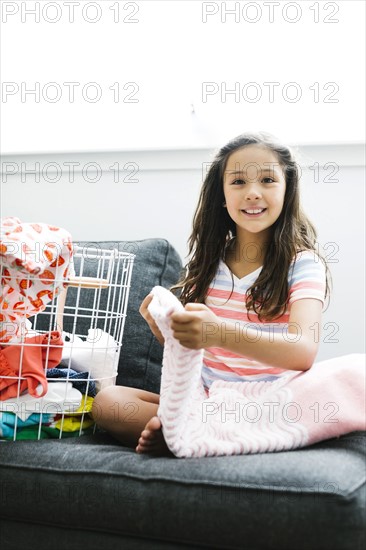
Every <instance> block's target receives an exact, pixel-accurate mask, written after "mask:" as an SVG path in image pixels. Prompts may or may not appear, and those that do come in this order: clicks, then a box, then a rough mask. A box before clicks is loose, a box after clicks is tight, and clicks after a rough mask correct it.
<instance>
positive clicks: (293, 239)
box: [94, 133, 329, 453]
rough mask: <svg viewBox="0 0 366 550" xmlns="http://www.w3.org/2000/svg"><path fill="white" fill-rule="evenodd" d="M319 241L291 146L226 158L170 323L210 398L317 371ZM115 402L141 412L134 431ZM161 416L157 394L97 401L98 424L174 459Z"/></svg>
mask: <svg viewBox="0 0 366 550" xmlns="http://www.w3.org/2000/svg"><path fill="white" fill-rule="evenodd" d="M316 237H317V234H316V230H315V228H314V226H313V225H312V223H311V222H310V221H309V219H308V218H307V216H306V215H305V214H304V213H303V211H302V210H301V207H300V202H299V174H298V169H297V165H296V162H295V160H294V158H293V155H292V153H291V151H290V150H289V148H288V147H286V146H284V145H281V144H279V143H278V142H277V141H276V139H275V138H273V137H272V136H271V135H269V134H264V133H260V134H243V135H241V136H238V137H237V138H235V139H233V140H232V141H230V142H229V143H228V144H227V145H225V146H224V147H223V148H222V149H220V151H219V152H218V153H217V155H216V157H215V159H214V161H213V163H212V165H211V167H210V170H209V172H208V174H207V177H206V178H205V181H204V183H203V187H202V190H201V195H200V198H199V203H198V206H197V210H196V213H195V216H194V222H193V231H192V234H191V237H190V240H189V257H190V261H189V263H188V264H187V267H186V273H185V275H184V277H183V278H182V280H181V281H179V282H178V283H177V285H176V286H175V287H173V288H172V289H171V290H175V291H177V290H179V291H180V301H181V302H182V304H183V305H184V306H185V311H184V312H183V313H174V314H173V315H172V316H171V329H172V330H173V336H174V338H176V339H177V340H178V341H179V342H180V344H181V345H183V346H185V347H186V348H190V349H194V350H198V349H204V360H203V367H202V381H203V385H204V389H205V391H206V394H207V395H208V392H209V388H210V386H211V384H212V382H213V381H214V380H218V379H219V380H225V381H258V380H276V379H277V378H279V377H283V376H286V375H288V374H289V373H291V371H306V370H308V369H310V367H311V366H312V365H313V362H314V360H315V357H316V354H317V351H318V342H319V337H317V338H315V327H317V328H318V327H321V314H322V309H323V305H324V301H325V298H326V296H327V294H328V292H329V272H328V268H327V265H326V262H325V260H324V258H323V257H322V255H321V254H320V253H319V252H316V251H315V247H316ZM151 300H152V296H151V295H148V296H147V297H146V298H145V299H144V301H143V302H142V304H141V307H140V313H141V315H142V316H143V317H144V318H145V320H146V321H147V323H148V324H149V326H150V328H151V330H152V332H153V334H154V335H155V336H156V338H157V339H158V340H159V342H160V343H161V344H162V345H164V338H163V336H162V334H161V332H160V330H159V329H158V327H157V325H156V323H155V322H154V320H153V318H152V316H151V315H150V313H149V311H148V305H149V303H150V302H151ZM243 327H245V330H243ZM258 330H259V331H260V338H258ZM284 330H287V333H286V334H287V336H286V337H284ZM291 335H293V337H292V336H291ZM318 336H319V335H318ZM116 403H118V404H119V405H120V407H119V411H121V412H123V411H126V414H125V416H126V417H128V412H130V411H129V407H131V404H134V406H135V410H136V414H134V416H133V420H134V422H131V421H130V422H127V421H125V422H124V421H123V414H120V415H119V416H118V417H116V416H115V407H114V406H113V405H115V404H116ZM158 407H159V395H158V394H154V393H151V392H147V391H143V390H139V389H135V388H129V387H122V386H114V387H109V388H106V389H105V390H103V391H101V392H100V393H99V394H98V395H97V397H96V398H95V401H94V412H95V419H96V422H97V423H98V424H99V425H100V426H102V427H103V428H105V429H106V430H107V431H109V432H110V433H111V434H112V435H113V436H114V437H115V438H116V439H118V440H119V441H121V442H122V443H124V444H125V445H132V446H136V445H137V446H136V451H137V452H151V453H161V452H169V451H168V448H167V446H166V444H165V441H164V437H163V434H162V431H161V423H160V420H159V418H158V417H157V416H156V414H157V410H158ZM130 416H131V415H130Z"/></svg>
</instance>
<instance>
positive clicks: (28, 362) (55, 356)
mask: <svg viewBox="0 0 366 550" xmlns="http://www.w3.org/2000/svg"><path fill="white" fill-rule="evenodd" d="M62 347H63V342H62V339H61V334H60V333H59V332H57V331H54V332H51V333H49V334H37V335H36V336H33V337H32V338H27V341H26V345H24V344H22V345H17V344H14V345H11V346H9V345H7V346H3V347H1V346H0V400H2V401H3V400H5V399H10V398H12V397H17V396H18V395H21V394H22V393H24V392H26V391H27V390H28V391H29V393H30V395H32V396H33V397H42V396H43V395H44V394H45V393H46V391H47V388H48V384H47V380H46V375H45V368H48V369H52V368H54V367H57V365H59V364H60V362H61V358H62ZM39 384H41V386H42V391H41V392H40V393H37V386H38V385H39Z"/></svg>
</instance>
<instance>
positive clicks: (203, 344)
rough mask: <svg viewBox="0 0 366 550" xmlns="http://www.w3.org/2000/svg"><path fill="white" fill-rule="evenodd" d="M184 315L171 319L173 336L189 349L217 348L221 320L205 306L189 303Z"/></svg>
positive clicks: (174, 316)
mask: <svg viewBox="0 0 366 550" xmlns="http://www.w3.org/2000/svg"><path fill="white" fill-rule="evenodd" d="M184 309H185V311H184V312H182V313H173V314H172V315H171V317H170V319H171V328H172V330H173V336H174V338H176V339H177V340H179V342H180V344H181V345H182V346H184V347H186V348H189V349H202V348H209V347H213V346H216V345H217V343H218V339H219V332H220V321H219V318H218V317H217V316H216V315H215V314H214V313H213V312H212V311H211V310H210V309H209V308H208V307H207V306H205V305H204V304H197V303H189V304H186V305H185V308H184Z"/></svg>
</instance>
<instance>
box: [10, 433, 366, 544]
mask: <svg viewBox="0 0 366 550" xmlns="http://www.w3.org/2000/svg"><path fill="white" fill-rule="evenodd" d="M365 442H366V432H355V433H352V434H349V435H347V436H343V437H341V438H339V439H332V440H329V441H325V442H322V443H318V444H316V445H313V446H312V447H308V448H304V449H298V450H296V451H288V452H278V453H268V454H261V455H244V456H227V457H206V458H188V459H178V458H174V457H153V456H151V455H139V454H137V453H135V452H134V450H132V449H129V448H126V447H123V446H121V445H118V444H116V443H115V442H114V441H113V439H111V438H110V437H109V436H107V435H106V434H96V435H95V436H94V437H91V436H83V437H81V438H75V439H72V440H70V439H67V440H60V441H46V440H42V441H39V442H24V441H18V442H14V443H12V444H8V443H7V444H2V446H1V460H0V479H1V489H2V492H1V500H0V502H1V509H0V518H2V521H3V529H2V533H7V535H6V537H7V538H6V539H4V541H9V540H12V541H14V548H16V546H15V544H16V543H17V542H18V543H19V542H20V541H21V540H22V538H21V536H22V535H21V533H22V531H21V529H19V530H18V531H17V530H12V526H13V525H14V522H17V524H18V525H21V524H22V523H23V524H24V525H25V524H27V523H34V524H36V525H35V529H34V531H33V532H32V536H33V539H34V540H33V542H34V544H35V545H36V546H34V547H37V550H42V549H46V548H49V539H48V538H46V537H45V536H44V533H47V532H48V531H49V527H50V526H53V527H54V529H55V532H56V533H57V540H58V541H59V545H58V546H57V547H58V548H82V547H84V546H83V545H82V544H81V542H82V541H83V536H82V535H83V533H84V534H85V537H86V538H85V540H84V542H85V541H87V540H90V539H88V533H89V535H90V531H92V535H93V539H92V540H93V542H94V544H93V545H92V546H88V548H89V547H90V548H98V544H99V543H100V544H103V549H104V550H109V548H110V549H112V548H113V550H114V549H115V548H116V541H119V544H118V545H117V547H121V548H122V547H124V548H146V549H148V548H159V547H161V548H175V547H177V548H181V547H183V548H185V547H187V548H188V547H189V548H196V547H206V548H220V549H223V548H228V549H240V550H242V549H248V550H267V549H268V550H269V549H273V550H293V549H294V548H296V549H297V550H310V549H311V550H313V549H315V548H316V549H317V550H322V549H323V550H328V549H329V548H332V550H348V549H349V550H356V549H358V548H364V545H363V543H364V542H365V518H366V514H365V468H364V462H365ZM51 511H52V513H51ZM7 521H9V522H10V523H9V524H8V523H7ZM43 527H44V528H45V529H46V528H48V531H47V529H46V530H45V531H43ZM74 530H75V531H74ZM107 535H108V536H107ZM112 535H115V536H117V537H118V538H116V537H115V538H112ZM3 536H5V535H3ZM17 537H18V538H17ZM73 537H78V538H77V540H78V543H80V545H79V546H73V544H72V543H73V540H74V541H75V540H76V538H75V539H73ZM126 537H130V539H128V540H130V542H129V543H128V542H127V543H126V544H125V545H122V544H123V543H121V541H124V540H125V538H126ZM139 538H140V543H138V544H136V545H134V544H132V543H131V540H135V539H137V540H138V539H139ZM144 540H145V542H146V545H145V544H144ZM159 540H160V541H161V545H160V546H159V544H156V541H159ZM154 541H155V542H154ZM168 541H170V545H168ZM175 544H176V546H175ZM180 544H181V545H182V546H180ZM2 547H3V546H2ZM9 547H10V546H5V548H9Z"/></svg>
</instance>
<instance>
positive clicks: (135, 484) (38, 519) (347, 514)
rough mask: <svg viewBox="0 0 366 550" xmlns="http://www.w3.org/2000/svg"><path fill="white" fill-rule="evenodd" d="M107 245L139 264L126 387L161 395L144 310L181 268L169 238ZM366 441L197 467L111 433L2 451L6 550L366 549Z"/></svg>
mask: <svg viewBox="0 0 366 550" xmlns="http://www.w3.org/2000/svg"><path fill="white" fill-rule="evenodd" d="M80 244H84V243H80ZM99 244H100V246H101V247H102V248H115V247H117V248H118V249H119V250H124V251H129V252H133V253H135V254H136V260H135V265H134V269H133V275H132V286H131V292H130V300H129V307H128V312H127V321H126V326H125V332H124V340H123V348H122V354H121V358H120V367H119V375H118V379H117V383H119V384H122V385H127V386H134V387H139V388H143V389H147V390H149V391H154V392H156V393H158V392H159V383H160V371H161V359H162V348H161V346H160V345H159V344H158V343H157V342H156V340H155V339H154V337H153V336H152V334H151V333H150V330H149V328H148V326H147V324H146V323H145V321H144V320H143V319H142V317H141V316H140V314H139V313H138V308H139V305H140V303H141V301H142V299H143V298H144V297H145V296H146V294H147V293H148V292H149V291H150V290H151V288H152V287H153V286H154V285H156V284H159V285H162V286H164V287H169V286H171V285H172V284H173V283H175V282H176V280H177V279H178V276H179V273H180V270H181V260H180V258H179V256H178V254H177V253H176V251H175V250H174V249H173V248H172V247H171V245H170V244H169V243H168V242H167V241H165V240H163V239H148V240H144V241H135V242H129V243H128V242H122V241H121V242H104V243H99ZM365 436H366V433H364V432H357V433H351V434H349V435H347V436H344V437H341V438H339V439H332V440H329V441H326V442H323V443H320V444H317V445H314V446H312V447H308V448H304V449H301V450H296V451H291V452H281V453H270V454H259V455H246V456H228V457H209V458H199V459H195V458H193V459H192V458H190V459H178V458H174V457H153V456H149V455H141V454H137V453H136V452H135V451H134V450H133V449H131V448H128V447H124V446H121V445H120V444H117V443H116V441H115V440H113V439H112V438H111V437H110V436H108V435H107V434H106V433H103V432H100V433H95V434H94V435H88V436H81V437H78V438H69V439H62V440H55V439H52V440H41V441H16V442H0V480H1V483H0V506H1V510H0V522H1V524H0V548H1V550H18V549H19V548H24V547H28V548H34V549H37V550H43V549H47V550H49V549H50V548H52V549H53V550H58V549H60V550H61V549H65V550H66V549H67V550H81V549H88V550H94V549H95V550H117V549H126V550H130V549H131V550H133V549H140V548H144V549H145V548H146V549H148V550H155V549H156V550H158V549H159V550H160V549H167V550H168V549H178V548H193V549H194V548H210V549H211V548H218V549H246V550H269V549H276V550H294V549H295V548H296V549H297V550H305V549H306V550H321V549H332V550H348V549H349V550H357V549H361V548H364V547H365V546H364V544H365V517H366V513H365V441H366V438H365Z"/></svg>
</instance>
